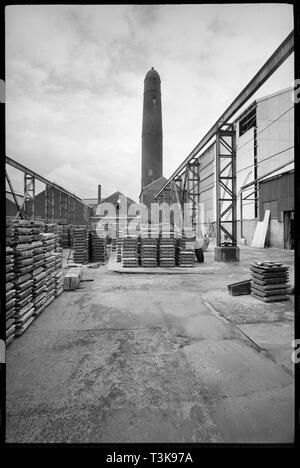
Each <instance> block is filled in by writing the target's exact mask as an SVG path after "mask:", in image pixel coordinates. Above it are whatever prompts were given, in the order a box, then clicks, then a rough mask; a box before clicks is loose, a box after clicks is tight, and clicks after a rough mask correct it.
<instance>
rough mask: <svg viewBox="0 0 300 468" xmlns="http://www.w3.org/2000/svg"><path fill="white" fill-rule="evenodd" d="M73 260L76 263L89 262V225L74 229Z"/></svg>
mask: <svg viewBox="0 0 300 468" xmlns="http://www.w3.org/2000/svg"><path fill="white" fill-rule="evenodd" d="M73 249H74V250H73V261H74V262H75V263H88V261H89V232H88V229H87V227H82V228H76V229H75V230H74V241H73Z"/></svg>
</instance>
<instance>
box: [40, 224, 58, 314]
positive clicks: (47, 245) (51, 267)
mask: <svg viewBox="0 0 300 468" xmlns="http://www.w3.org/2000/svg"><path fill="white" fill-rule="evenodd" d="M42 241H43V246H44V255H45V257H44V269H45V273H46V276H45V285H46V288H45V292H46V302H45V307H47V306H48V305H49V304H50V303H51V302H52V301H53V299H54V297H55V295H54V293H55V255H54V250H55V245H56V243H55V234H54V233H53V232H47V233H43V235H42Z"/></svg>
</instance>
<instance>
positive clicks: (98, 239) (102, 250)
mask: <svg viewBox="0 0 300 468" xmlns="http://www.w3.org/2000/svg"><path fill="white" fill-rule="evenodd" d="M105 260H106V239H105V237H104V232H103V231H102V230H101V231H99V230H97V229H96V228H93V229H92V230H91V232H90V261H91V262H105Z"/></svg>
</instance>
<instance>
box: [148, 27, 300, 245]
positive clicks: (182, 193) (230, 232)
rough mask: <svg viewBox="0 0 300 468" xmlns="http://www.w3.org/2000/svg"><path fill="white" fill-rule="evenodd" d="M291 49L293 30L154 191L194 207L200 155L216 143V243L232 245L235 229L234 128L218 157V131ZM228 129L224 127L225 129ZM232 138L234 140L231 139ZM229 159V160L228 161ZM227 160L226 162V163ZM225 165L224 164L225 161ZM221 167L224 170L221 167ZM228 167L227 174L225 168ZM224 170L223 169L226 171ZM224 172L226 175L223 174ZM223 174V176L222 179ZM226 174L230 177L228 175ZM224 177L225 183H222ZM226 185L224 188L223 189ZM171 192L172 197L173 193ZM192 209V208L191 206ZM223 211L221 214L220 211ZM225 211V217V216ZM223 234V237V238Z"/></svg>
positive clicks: (197, 200) (290, 52)
mask: <svg viewBox="0 0 300 468" xmlns="http://www.w3.org/2000/svg"><path fill="white" fill-rule="evenodd" d="M293 51H294V31H292V32H291V33H290V34H289V35H288V36H287V37H286V39H285V40H284V41H283V42H282V43H281V44H280V46H279V47H278V48H277V49H276V50H275V52H274V53H273V54H272V55H271V57H270V58H269V59H268V60H267V61H266V62H265V64H264V65H263V66H262V67H261V69H260V70H259V71H258V72H257V73H256V75H255V76H254V77H253V78H252V80H251V81H250V82H249V83H248V84H247V85H246V86H245V88H244V89H243V90H242V91H241V92H240V94H239V95H238V96H237V97H236V99H234V101H233V102H232V103H231V104H230V105H229V107H228V108H227V109H226V110H225V112H224V113H223V114H222V115H221V117H220V118H219V119H218V120H217V122H216V123H215V124H214V125H213V126H212V128H211V129H210V130H209V131H208V132H207V133H206V135H205V136H204V137H203V138H202V140H201V141H200V142H199V143H198V144H197V145H196V146H195V148H194V149H193V150H192V151H191V153H190V154H189V155H188V156H187V158H186V159H185V160H184V161H183V162H182V163H181V164H180V166H179V167H178V168H177V169H176V170H175V172H174V173H173V174H172V175H171V177H170V178H169V179H168V180H167V181H166V183H165V184H164V185H163V186H162V188H161V189H160V190H159V191H158V192H157V193H156V195H155V199H157V200H159V201H161V200H163V199H164V194H165V191H168V193H169V198H170V199H171V200H172V199H173V200H174V198H175V199H176V201H177V202H178V203H180V205H181V207H182V208H183V203H184V201H185V200H187V199H191V201H192V204H193V205H192V206H193V207H194V206H195V205H196V203H197V202H199V196H200V194H199V193H200V173H199V169H200V170H201V167H200V166H199V163H200V160H201V157H202V156H203V154H204V152H205V150H207V149H208V148H207V146H208V143H209V142H211V140H212V139H214V140H215V144H216V192H217V196H216V228H217V233H216V234H217V246H221V245H225V244H227V245H232V246H236V243H237V239H236V232H237V227H236V224H237V216H236V202H237V196H236V183H235V180H236V162H235V161H236V159H235V158H236V151H235V135H234V129H233V128H231V130H230V131H231V132H232V135H231V136H230V137H229V138H230V140H231V143H230V144H229V147H230V148H227V151H228V153H230V157H229V154H228V155H227V156H228V157H227V158H223V157H222V154H223V153H222V152H221V146H222V142H221V137H222V132H223V130H224V129H225V130H226V125H229V126H230V125H233V124H231V123H230V122H229V121H230V119H232V118H233V117H234V115H235V114H236V113H237V111H238V110H239V109H241V107H242V106H243V105H244V104H246V103H247V101H248V100H249V99H250V98H251V96H253V94H254V93H255V92H256V91H257V90H258V89H259V88H260V87H261V86H262V85H263V83H265V81H266V80H267V79H268V78H270V76H271V75H272V74H273V73H274V72H275V71H276V70H277V69H278V68H279V67H280V65H282V63H283V62H284V61H285V60H286V59H287V58H288V57H289V56H290V55H291V54H292V52H293ZM227 130H228V128H227ZM233 140H234V142H233ZM223 159H224V160H225V159H228V167H227V168H226V170H225V169H224V167H225V166H224V163H223ZM229 160H230V161H229ZM229 162H230V163H229ZM193 164H196V167H198V170H196V171H192V173H193V176H194V177H195V179H197V180H193V183H194V185H193V187H194V188H193V189H192V190H191V189H190V186H189V182H190V178H189V175H188V174H189V173H190V172H191V167H192V165H193ZM225 165H226V164H225ZM223 169H224V170H223ZM230 170H231V175H229V173H228V171H230ZM226 171H227V172H226ZM225 174H227V175H225ZM225 177H227V179H224V178H225ZM229 177H230V178H229ZM225 180H226V181H227V183H225ZM225 187H226V188H225ZM221 189H222V190H223V191H224V192H225V193H226V194H227V198H228V200H225V199H224V200H222V198H224V197H223V195H222V194H221ZM173 192H175V197H174V193H173ZM221 195H222V196H221ZM193 210H194V208H193ZM224 211H225V213H224ZM225 214H226V218H225ZM226 224H227V225H228V226H229V225H230V228H229V229H227V228H226V227H225V225H226ZM222 234H225V235H226V238H225V239H224V240H223V237H224V235H222Z"/></svg>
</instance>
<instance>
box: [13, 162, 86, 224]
mask: <svg viewBox="0 0 300 468" xmlns="http://www.w3.org/2000/svg"><path fill="white" fill-rule="evenodd" d="M5 162H6V164H8V165H9V166H11V167H14V168H15V169H18V170H19V171H21V172H23V173H24V198H23V201H22V204H20V203H19V201H18V198H17V194H16V191H15V190H14V188H13V185H12V182H11V180H10V177H9V175H8V172H7V170H5V177H6V180H7V183H8V185H9V188H10V192H9V193H11V194H12V196H13V199H14V202H15V205H16V208H17V214H16V216H15V219H17V218H18V217H21V218H22V219H35V216H36V213H35V183H36V181H37V180H38V181H40V182H42V183H43V184H45V221H46V222H47V223H49V222H51V223H53V222H54V220H55V219H56V218H55V191H57V192H58V195H59V219H60V223H61V224H71V223H73V224H75V220H76V202H79V203H81V204H82V205H83V207H85V206H86V205H85V203H84V202H83V201H82V200H81V199H80V198H79V197H77V196H76V195H75V194H72V193H71V192H69V191H68V190H66V189H64V188H63V187H61V186H60V185H57V184H55V183H54V182H50V181H49V180H48V179H46V178H45V177H43V176H41V175H40V174H38V173H36V172H34V171H32V170H31V169H29V168H28V167H25V166H23V165H22V164H20V163H18V162H17V161H15V160H14V159H12V158H9V157H8V156H6V158H5Z"/></svg>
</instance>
